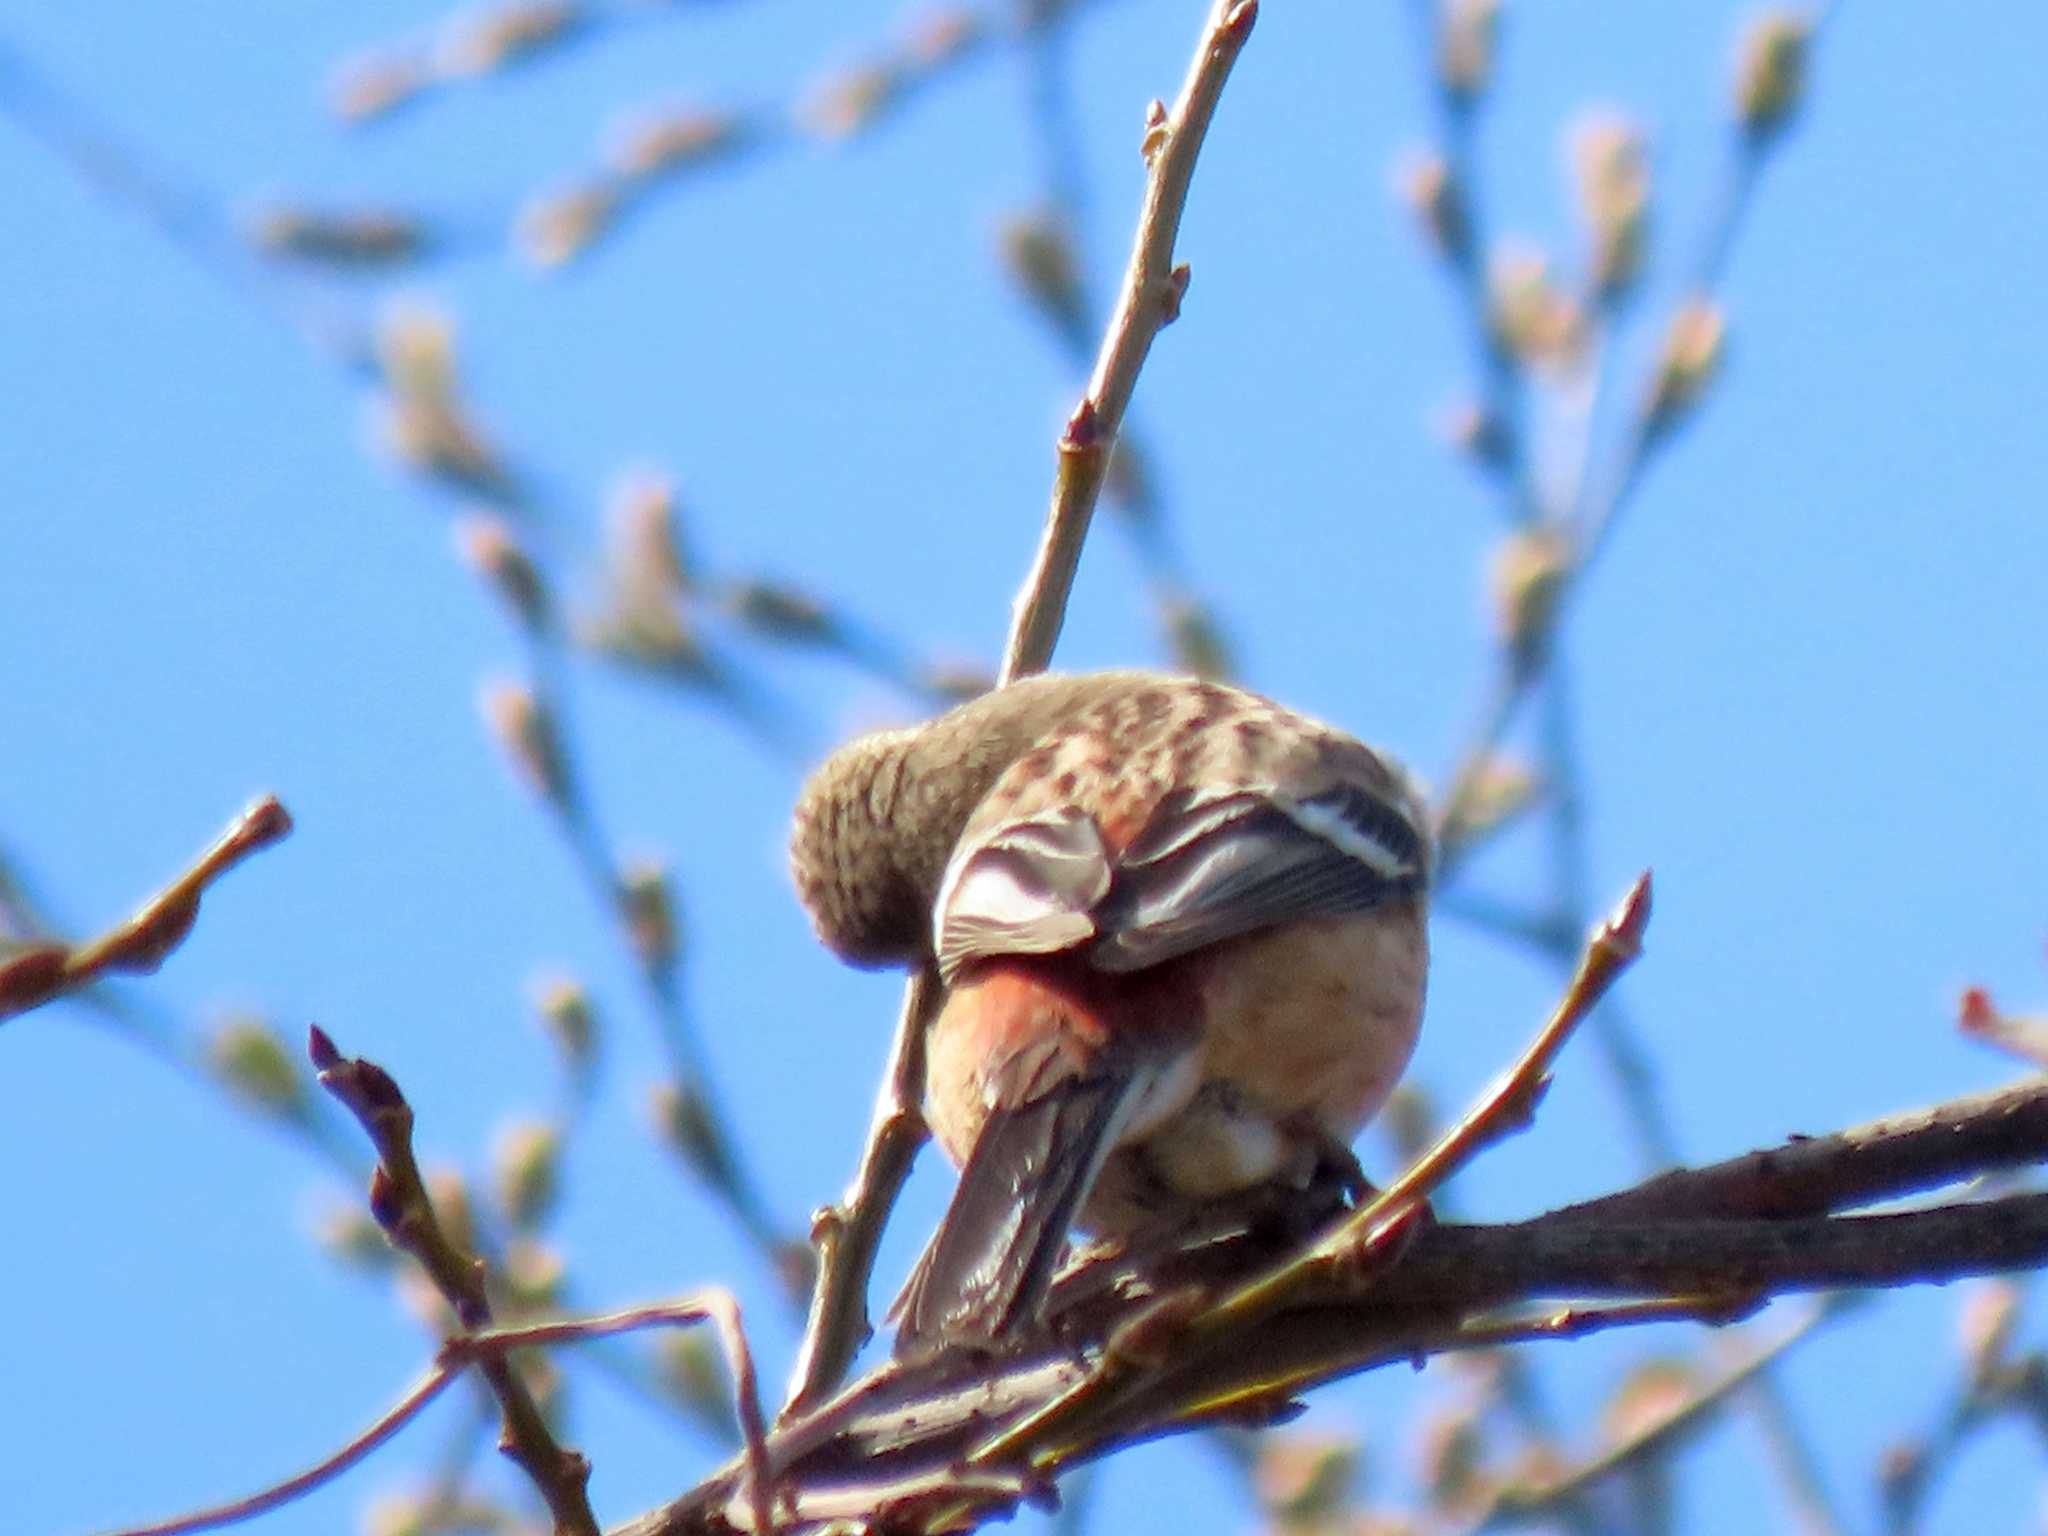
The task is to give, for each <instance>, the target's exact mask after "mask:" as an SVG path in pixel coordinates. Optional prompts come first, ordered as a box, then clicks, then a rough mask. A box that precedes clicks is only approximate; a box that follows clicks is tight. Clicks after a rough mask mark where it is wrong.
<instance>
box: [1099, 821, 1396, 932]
mask: <svg viewBox="0 0 2048 1536" xmlns="http://www.w3.org/2000/svg"><path fill="white" fill-rule="evenodd" d="M1427 878H1428V849H1427V844H1426V843H1425V842H1424V839H1423V834H1422V833H1421V832H1420V831H1419V830H1418V829H1417V828H1416V827H1415V826H1414V824H1413V823H1412V822H1411V821H1410V819H1409V817H1408V815H1407V814H1406V813H1405V812H1404V811H1403V810H1402V809H1401V808H1400V807H1398V806H1396V805H1394V804H1392V803H1391V802H1389V801H1387V800H1385V799H1383V798H1381V797H1380V796H1379V795H1376V794H1374V793H1373V792H1372V791H1370V790H1368V789H1366V788H1364V787H1362V786H1359V785H1355V784H1348V783H1338V784H1335V785H1333V786H1331V787H1329V788H1328V789H1325V790H1322V791H1320V792H1318V793H1316V794H1314V795H1312V796H1308V797H1305V798H1294V797H1291V796H1287V795H1282V794H1277V793H1270V792H1264V791H1259V790H1238V791H1233V792H1229V793H1223V794H1215V793H1208V792H1204V791H1201V790H1182V791H1176V792H1175V793H1173V794H1170V795H1168V796H1167V797H1166V798H1165V799H1164V800H1162V801H1161V802H1160V804H1159V807H1158V809H1157V810H1155V811H1154V812H1153V814H1152V817H1151V819H1150V820H1149V821H1148V822H1147V823H1146V825H1145V828H1144V830H1143V831H1142V832H1140V833H1139V835H1138V836H1137V837H1136V838H1135V839H1133V840H1132V842H1131V843H1130V845H1129V846H1128V847H1127V848H1125V849H1124V851H1123V853H1122V855H1121V856H1120V857H1119V858H1118V859H1117V861H1116V867H1115V878H1114V881H1113V884H1112V886H1111V889H1110V891H1109V893H1108V895H1107V897H1106V898H1105V899H1104V901H1103V902H1102V904H1101V905H1100V906H1099V907H1098V908H1097V909H1096V911H1095V912H1094V914H1093V917H1094V921H1095V926H1096V930H1097V934H1096V937H1095V939H1094V940H1093V941H1092V943H1091V944H1090V946H1089V959H1090V960H1091V962H1092V963H1093V964H1094V965H1095V966H1096V967H1098V968H1099V969H1101V970H1105V971H1137V970H1143V969H1145V968H1146V967H1148V966H1153V965H1158V964H1160V963H1162V962H1164V961H1167V960H1171V959H1173V958H1175V957H1176V956H1179V955H1185V954H1189V953H1192V952H1193V951H1195V950H1198V949H1202V948H1205V947H1206V946H1208V945H1211V944H1218V943H1221V942H1223V941H1224V940H1226V939H1234V938H1238V937H1241V936H1242V935H1244V934H1248V933H1256V932H1259V931H1260V930H1262V929H1266V928H1274V927H1278V926H1280V925H1281V924H1284V923H1290V922H1296V921H1300V920H1302V919H1305V918H1315V917H1329V916H1336V915H1339V914H1342V913H1347V912H1361V911H1364V910H1366V909H1367V908H1370V907H1375V906H1378V905H1379V904H1380V903H1382V902H1384V901H1387V900H1390V899H1392V898H1394V897H1396V896H1400V895H1404V894H1407V893H1409V892H1412V891H1415V890H1417V889H1418V888H1420V886H1421V885H1422V884H1423V883H1424V882H1425V881H1426V880H1427Z"/></svg>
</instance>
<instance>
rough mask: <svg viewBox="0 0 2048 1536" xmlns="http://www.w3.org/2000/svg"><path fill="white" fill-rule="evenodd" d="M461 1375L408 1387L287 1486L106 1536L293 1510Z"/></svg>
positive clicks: (154, 1534) (174, 1534) (170, 1530)
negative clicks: (285, 1508)
mask: <svg viewBox="0 0 2048 1536" xmlns="http://www.w3.org/2000/svg"><path fill="white" fill-rule="evenodd" d="M461 1374H462V1370H461V1368H460V1367H458V1366H450V1365H436V1366H435V1367H434V1368H433V1369H432V1370H430V1371H428V1372H427V1374H426V1375H424V1376H422V1377H421V1378H420V1379H419V1380H418V1381H416V1382H414V1383H413V1384H412V1386H410V1387H408V1388H407V1389H406V1392H405V1395H404V1396H403V1397H401V1398H399V1400H398V1401H397V1402H395V1403H393V1404H392V1405H391V1406H390V1407H389V1408H387V1409H386V1410H385V1411H384V1412H383V1413H382V1414H380V1415H379V1416H378V1417H377V1419H376V1420H375V1421H374V1422H373V1423H372V1424H371V1425H370V1426H369V1427H368V1428H367V1429H365V1430H363V1432H362V1433H361V1434H359V1435H356V1436H355V1437H354V1438H353V1439H351V1440H350V1441H349V1442H348V1443H347V1444H346V1445H344V1446H342V1447H341V1449H339V1450H338V1451H336V1452H334V1453H333V1454H332V1455H331V1456H323V1457H322V1458H321V1459H320V1460H319V1461H316V1462H314V1463H313V1465H312V1466H310V1467H308V1468H306V1470H305V1471H303V1472H300V1473H297V1474H295V1475H293V1476H291V1477H288V1478H285V1479H284V1480H283V1481H282V1482H277V1483H272V1484H271V1485H270V1486H269V1487H268V1488H265V1489H262V1490H261V1491H260V1492H257V1493H252V1494H249V1495H247V1496H246V1497H244V1498H239V1499H234V1500H231V1501H230V1502H228V1503H226V1504H215V1505H213V1506H212V1507H210V1508H207V1509H195V1510H193V1511H192V1512H190V1513H189V1514H183V1515H177V1516H174V1517H173V1518H171V1519H169V1520H158V1521H155V1522H153V1523H152V1524H149V1525H130V1526H123V1527H122V1528H121V1529H119V1530H118V1531H108V1532H106V1533H104V1536H185V1533H186V1532H188V1531H210V1530H212V1529H214V1528H215V1527H216V1526H222V1525H233V1524H235V1523H236V1522H238V1521H242V1520H253V1519H255V1518H256V1517H257V1516H258V1515H263V1514H268V1513H269V1512H270V1511H271V1510H273V1509H276V1508H278V1507H279V1506H280V1505H284V1504H289V1503H290V1502H291V1501H292V1500H293V1499H296V1498H299V1497H301V1496H302V1495H304V1494H307V1493H310V1492H312V1490H313V1489H315V1488H318V1487H319V1486H320V1485H321V1484H322V1483H326V1482H328V1481H331V1480H332V1479H334V1478H337V1477H339V1476H340V1475H341V1474H342V1473H344V1472H346V1471H347V1470H348V1469H349V1468H350V1467H352V1466H354V1465H355V1464H356V1463H357V1462H359V1461H361V1460H362V1459H363V1458H364V1457H365V1456H367V1455H369V1454H370V1452H372V1451H374V1450H375V1449H377V1447H378V1446H380V1445H382V1444H383V1443H384V1442H385V1441H386V1440H389V1439H390V1438H391V1437H392V1436H393V1435H395V1434H397V1433H398V1431H399V1430H401V1429H403V1428H404V1427H405V1426H406V1425H407V1424H408V1423H409V1422H411V1420H412V1419H413V1418H414V1417H415V1416H416V1415H417V1414H418V1413H419V1411H420V1410H421V1409H422V1408H424V1407H426V1406H427V1404H429V1403H431V1402H432V1401H433V1400H434V1399H435V1398H437V1397H439V1396H440V1395H441V1393H442V1392H443V1391H444V1390H446V1388H447V1387H448V1385H449V1383H450V1382H452V1381H454V1380H455V1379H456V1378H457V1377H458V1376H460V1375H461Z"/></svg>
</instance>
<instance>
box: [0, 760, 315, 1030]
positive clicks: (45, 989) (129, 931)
mask: <svg viewBox="0 0 2048 1536" xmlns="http://www.w3.org/2000/svg"><path fill="white" fill-rule="evenodd" d="M291 829H292V819H291V816H290V815H289V814H288V813H287V812H286V811H285V808H284V805H283V804H282V803H281V802H280V801H279V800H278V798H277V797H276V796H275V795H265V796H264V797H263V798H262V799H260V800H258V801H256V802H255V803H254V804H252V805H251V806H250V807H249V808H248V809H247V810H245V811H243V812H242V814H241V815H239V816H237V817H236V818H235V819H234V821H232V822H231V823H229V825H228V827H227V830H226V831H224V832H222V833H221V835H220V836H219V837H218V838H216V839H215V840H214V843H213V846H212V847H210V848H208V849H207V850H206V851H205V852H204V853H202V854H200V855H199V857H198V858H197V859H195V860H193V861H192V864H191V865H190V866H189V867H188V868H187V869H186V870H185V872H184V873H183V874H181V875H179V876H178V878H177V879H175V880H173V881H172V882H171V883H170V884H169V885H167V886H165V887H164V888H163V889H162V890H161V891H159V892H157V894H156V895H154V896H152V897H151V898H150V899H149V900H148V901H146V902H145V903H143V905H142V906H141V907H140V908H139V909H138V910H137V911H136V913H135V915H134V916H133V917H131V918H129V919H128V920H127V921H126V922H123V923H117V924H116V925H115V926H114V927H112V928H110V929H108V930H107V931H106V932H105V933H103V934H101V935H100V936H99V937H98V938H96V939H93V940H91V941H90V942H88V943H85V944H77V945H72V944H66V943H63V942H61V941H59V940H56V939H42V938H37V939H29V940H26V941H23V942H21V943H19V944H14V943H7V944H0V1020H5V1019H7V1018H9V1017H11V1016H13V1015H14V1014H17V1013H26V1012H27V1011H28V1010H29V1009H31V1008H35V1007H39V1006H41V1005H42V1004H44V1003H47V1002H48V1001H50V999H52V998H54V997H60V996H62V995H63V994H64V993H66V992H70V991H74V990H76V989H77V988H79V987H83V986H88V985H90V984H91V983H93V982H95V981H98V980H100V979H101V978H102V977H104V976H106V975H108V974H109V973H114V972H126V973H131V974H139V975H148V974H149V973H150V972H152V971H154V970H156V968H157V967H158V966H160V965H162V964H163V963H164V959H165V957H166V956H167V955H169V954H170V952H171V951H172V950H174V949H176V948H177V947H178V946H179V945H180V944H182V943H184V942H185V936H186V935H187V934H189V933H190V932H191V931H192V925H193V923H194V922H196V921H197V920H198V917H199V900H200V897H201V896H202V895H204V894H205V891H206V888H207V887H208V886H209V885H211V884H212V883H213V882H214V881H215V880H218V879H219V878H220V877H221V876H222V875H224V874H226V873H227V872H228V871H229V870H230V869H233V868H234V867H235V865H237V864H239V863H241V862H242V860H243V859H246V858H247V857H248V856H249V855H250V854H252V853H254V852H256V851H257V850H258V849H259V848H267V847H269V846H270V844H272V843H274V842H276V841H278V840H279V839H280V838H282V837H283V836H284V835H285V834H286V833H288V832H290V831H291Z"/></svg>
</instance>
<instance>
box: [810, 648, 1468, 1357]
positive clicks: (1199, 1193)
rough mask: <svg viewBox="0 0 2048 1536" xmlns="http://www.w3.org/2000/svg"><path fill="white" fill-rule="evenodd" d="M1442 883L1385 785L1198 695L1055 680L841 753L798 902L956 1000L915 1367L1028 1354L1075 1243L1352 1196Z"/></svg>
mask: <svg viewBox="0 0 2048 1536" xmlns="http://www.w3.org/2000/svg"><path fill="white" fill-rule="evenodd" d="M1433 858H1434V854H1433V847H1432V842H1431V835H1430V821H1429V816H1428V814H1427V811H1426V808H1425V803H1424V800H1423V797H1422V794H1421V792H1420V791H1419V789H1418V788H1417V787H1416V785H1415V783H1414V782H1413V781H1412V780H1411V779H1410V778H1409V776H1408V775H1407V774H1406V772H1405V771H1404V770H1403V769H1402V768H1401V767H1400V765H1399V764H1398V763H1397V762H1396V761H1395V760H1394V759H1393V758H1391V757H1389V756H1387V755H1385V754H1384V753H1381V752H1379V751H1377V750H1375V749H1373V748H1371V747H1368V746H1367V745H1366V744H1365V743H1363V742H1362V741H1359V740H1358V739H1356V738H1355V737H1353V736H1350V735H1348V734H1346V733H1345V732H1343V731H1340V730H1338V729H1336V728H1335V727H1332V726H1329V725H1325V724H1323V723H1322V722H1321V721H1318V720H1314V719H1311V718H1310V717H1308V716H1306V715H1303V714H1299V713H1296V712H1295V711H1293V710H1290V709H1287V708H1285V707H1283V706H1282V705H1279V704H1277V703H1274V702H1273V701H1272V700H1270V699H1268V698H1265V697H1263V696H1261V695H1259V694H1256V693H1252V692H1249V691H1247V690H1244V689H1241V688H1236V687H1231V686H1227V685H1225V684H1222V683H1218V682H1211V681H1206V680H1202V679H1197V678H1192V677H1183V676H1177V675H1173V674H1167V673H1158V672H1148V671H1136V670H1119V671H1104V672H1088V673H1074V674H1057V673H1044V674H1039V675H1037V676H1033V677H1030V678H1027V679H1024V680H1022V681H1019V682H1015V683H1012V684H1010V685H1008V686H1006V687H1003V688H999V689H996V690H994V691H992V692H990V693H987V694H984V695H982V696H981V697H979V698H976V699H974V700H971V701H969V702H967V703H965V704H961V705H959V706H957V707H955V708H953V709H951V710H950V711H948V712H946V713H944V714H941V715H939V716H938V717H936V718H935V719H933V720H930V721H928V722H926V723H925V724H923V725H919V726H915V727H911V728H909V729H903V730H892V731H883V732H877V733H874V734H870V735H867V736H863V737H860V738H857V739H856V740H854V741H852V742H850V743H849V744H847V745H846V746H843V747H841V748H840V749H838V750H837V751H836V752H834V753H833V754H831V755H830V756H829V757H828V758H827V759H826V760H825V762H824V763H823V764H821V765H820V766H819V767H818V768H817V769H816V770H815V771H814V772H813V773H812V774H811V776H810V777H809V779H808V780H807V781H806V783H805V785H804V787H803V789H802V791H801V793H800V795H799V798H798V802H797V807H796V811H795V815H794V818H793V825H792V831H791V837H790V864H791V870H792V874H793V877H794V880H795V884H796V888H797V893H798V897H799V899H800V901H801V902H802V904H803V906H804V907H805V908H806V909H807V911H808V913H809V915H810V918H811V921H812V924H813V927H814V928H815V929H816V932H817V934H818V937H819V938H820V939H821V940H822V941H823V943H824V944H825V945H826V946H827V947H828V948H830V949H831V950H833V951H834V952H835V953H836V954H838V955H839V956H840V957H841V958H843V959H845V960H847V961H849V962H851V963H853V964H855V965H859V966H863V967H870V968H872V967H880V966H891V965H901V966H909V967H925V968H929V970H930V971H931V972H932V973H933V974H935V975H936V977H937V978H938V980H939V982H940V983H941V984H942V985H943V987H944V994H943V1001H942V1002H941V1003H940V1005H939V1008H938V1011H937V1014H936V1016H935V1017H934V1018H933V1020H932V1023H931V1026H930V1033H929V1035H928V1037H927V1042H926V1078H925V1085H924V1106H923V1108H924V1116H925V1120H926V1122H927V1124H928V1125H929V1126H930V1128H931V1130H932V1132H933V1134H934V1136H935V1137H936V1139H937V1140H938V1142H939V1144H940V1145H941V1146H942V1147H943V1148H944V1150H945V1151H946V1153H947V1155H948V1156H949V1157H950V1159H951V1160H952V1161H953V1163H954V1164H955V1165H956V1166H957V1167H958V1168H959V1169H960V1179H959V1183H958V1186H957V1188H956V1190H955V1192H954V1195H953V1198H952V1201H951V1204H950V1205H949V1206H948V1208H947V1210H946V1213H945V1215H944V1216H943V1217H942V1218H941V1220H940V1223H939V1225H938V1227H937V1229H936V1230H935V1232H934V1234H933V1236H932V1238H931V1240H930V1242H929V1243H928V1245H927V1246H926V1248H925V1250H924V1254H923V1257H922V1258H921V1259H920V1260H919V1262H918V1264H917V1266H916V1267H915V1269H914V1270H913V1271H912V1274H911V1277H910V1280H909V1281H908V1283H907V1284H906V1286H905V1287H904V1290H903V1293H902V1295H901V1296H900V1297H899V1300H898V1303H897V1306H896V1308H895V1315H896V1317H897V1318H898V1323H899V1326H898V1333H897V1339H896V1345H895V1349H896V1353H897V1356H898V1357H899V1358H906V1357H910V1356H914V1355H916V1354H918V1353H920V1352H924V1351H927V1350H930V1349H933V1348H937V1347H941V1346H945V1345H963V1346H968V1347H972V1348H977V1349H982V1350H988V1351H1000V1350H1002V1349H1004V1348H1006V1347H1008V1346H1009V1344H1010V1343H1011V1342H1012V1341H1015V1340H1017V1339H1020V1338H1027V1337H1029V1336H1030V1335H1031V1333H1032V1331H1033V1329H1034V1327H1035V1326H1036V1324H1037V1323H1038V1321H1039V1312H1040V1309H1041V1307H1042V1305H1043V1303H1044V1300H1045V1297H1046V1294H1047V1292H1048V1289H1049V1287H1050V1285H1051V1282H1052V1278H1053V1275H1054V1272H1055V1270H1056V1267H1057V1265H1058V1262H1059V1259H1060V1256H1061V1254H1062V1252H1063V1251H1064V1249H1065V1247H1066V1244H1067V1242H1068V1240H1069V1238H1070V1236H1071V1234H1072V1233H1073V1232H1074V1231H1075V1230H1076V1229H1080V1230H1085V1231H1088V1232H1092V1233H1095V1234H1097V1235H1098V1236H1105V1237H1129V1236H1132V1235H1135V1234H1139V1233H1143V1232H1147V1231H1150V1230H1154V1229H1156V1228H1157V1227H1159V1226H1160V1225H1161V1224H1162V1223H1163V1224H1168V1225H1169V1226H1170V1224H1171V1223H1173V1222H1174V1221H1176V1220H1181V1219H1184V1218H1186V1217H1187V1216H1188V1215H1189V1214H1190V1213H1193V1212H1196V1211H1199V1210H1201V1209H1203V1208H1204V1207H1205V1206H1206V1205H1208V1204H1210V1203H1212V1202H1216V1201H1220V1200H1225V1199H1228V1198H1231V1197H1233V1196H1237V1195H1240V1194H1242V1193H1244V1192H1246V1191H1249V1190H1255V1189H1258V1188H1261V1187H1263V1186H1267V1185H1275V1186H1280V1185H1287V1184H1290V1183H1292V1184H1296V1185H1299V1184H1304V1183H1306V1182H1307V1180H1308V1178H1309V1175H1310V1173H1311V1172H1312V1171H1314V1170H1315V1169H1316V1168H1318V1167H1327V1166H1328V1164H1327V1162H1326V1161H1325V1159H1326V1157H1327V1156H1328V1154H1330V1153H1331V1151H1332V1150H1333V1149H1335V1150H1336V1151H1337V1152H1339V1153H1340V1154H1341V1157H1342V1159H1343V1160H1344V1161H1347V1162H1349V1165H1350V1167H1351V1169H1352V1170H1353V1171H1354V1172H1355V1169H1356V1163H1355V1161H1354V1160H1351V1159H1350V1154H1349V1151H1348V1148H1349V1144H1350V1142H1351V1140H1352V1139H1353V1138H1354V1137H1355V1136H1356V1135H1357V1133H1358V1132H1359V1131H1360V1130H1361V1129H1362V1128H1363V1126H1364V1125H1365V1123H1366V1122H1367V1121H1368V1120H1370V1118H1371V1117H1372V1115H1373V1114H1374V1113H1376V1112H1377V1110H1378V1109H1379V1107H1380V1106H1381V1104H1382V1103H1384V1101H1385V1100H1386V1098H1387V1096H1388V1094H1389V1093H1390V1092H1391V1091H1392V1089H1393V1087H1394V1085H1395V1083H1396V1082H1397V1081H1398V1079H1399V1078H1400V1075H1401V1073H1402V1071H1403V1070H1404V1069H1405V1067H1406V1065H1407V1063H1408V1060H1409V1057H1410V1054H1411V1053H1412V1051H1413V1049H1414V1045H1415V1041H1416V1037H1417V1034H1418V1031H1419V1028H1420V1023H1421V1017H1422V1008H1423V999H1424V993H1425V988H1426V980H1427V973H1428V961H1429V948H1428V936H1427V921H1426V918H1427V910H1426V909H1427V900H1428V890H1429V882H1430V875H1431V871H1432V865H1433Z"/></svg>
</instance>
